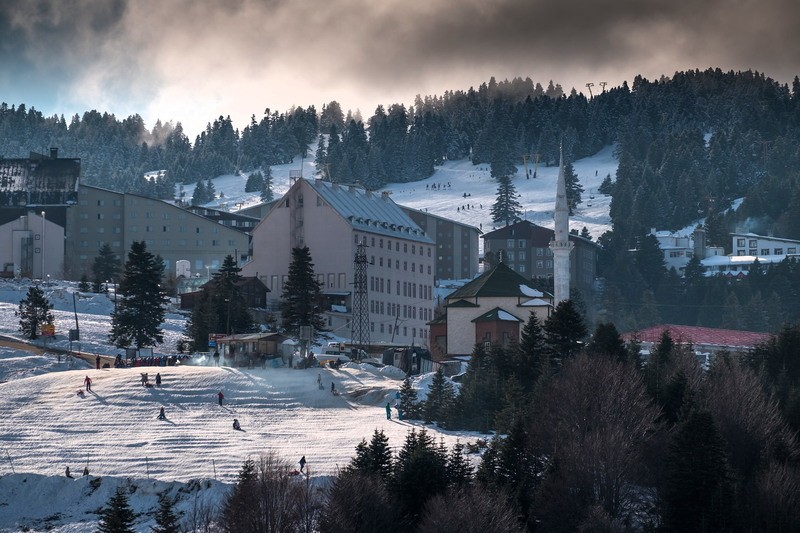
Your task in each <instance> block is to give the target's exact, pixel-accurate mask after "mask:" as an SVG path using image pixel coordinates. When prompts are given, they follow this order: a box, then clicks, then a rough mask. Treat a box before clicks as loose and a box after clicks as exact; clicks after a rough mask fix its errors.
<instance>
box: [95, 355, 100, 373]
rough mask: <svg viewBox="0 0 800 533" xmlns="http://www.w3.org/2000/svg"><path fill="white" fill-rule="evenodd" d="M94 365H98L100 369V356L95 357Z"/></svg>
mask: <svg viewBox="0 0 800 533" xmlns="http://www.w3.org/2000/svg"><path fill="white" fill-rule="evenodd" d="M94 366H95V367H97V370H100V356H99V355H98V356H97V357H95V358H94Z"/></svg>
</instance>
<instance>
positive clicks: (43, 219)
mask: <svg viewBox="0 0 800 533" xmlns="http://www.w3.org/2000/svg"><path fill="white" fill-rule="evenodd" d="M44 222H45V217H44V211H42V243H41V247H42V280H44Z"/></svg>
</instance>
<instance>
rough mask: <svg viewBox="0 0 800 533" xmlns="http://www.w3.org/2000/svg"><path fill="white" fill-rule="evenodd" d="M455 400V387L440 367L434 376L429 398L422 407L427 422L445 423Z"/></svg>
mask: <svg viewBox="0 0 800 533" xmlns="http://www.w3.org/2000/svg"><path fill="white" fill-rule="evenodd" d="M454 400H455V392H454V390H453V385H452V383H450V381H449V380H448V379H447V378H446V377H445V375H444V370H443V369H442V367H441V366H440V367H439V368H438V369H437V370H436V373H435V374H434V375H433V380H432V381H431V386H430V389H428V397H427V398H426V399H425V402H423V405H422V416H423V419H424V420H425V422H439V423H441V422H443V421H445V420H446V419H447V414H448V411H449V409H451V408H452V405H453V401H454Z"/></svg>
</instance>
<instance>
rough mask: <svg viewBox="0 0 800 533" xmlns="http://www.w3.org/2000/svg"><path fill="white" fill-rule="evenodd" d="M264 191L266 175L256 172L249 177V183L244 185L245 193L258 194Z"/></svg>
mask: <svg viewBox="0 0 800 533" xmlns="http://www.w3.org/2000/svg"><path fill="white" fill-rule="evenodd" d="M263 189H264V175H263V174H262V173H261V172H259V171H255V172H253V173H252V174H250V175H249V176H247V182H246V183H245V184H244V192H257V191H261V190H263Z"/></svg>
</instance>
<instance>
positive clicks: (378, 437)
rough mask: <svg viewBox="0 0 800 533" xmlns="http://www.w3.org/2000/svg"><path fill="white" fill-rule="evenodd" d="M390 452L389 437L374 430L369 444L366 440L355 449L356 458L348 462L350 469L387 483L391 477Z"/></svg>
mask: <svg viewBox="0 0 800 533" xmlns="http://www.w3.org/2000/svg"><path fill="white" fill-rule="evenodd" d="M393 467H394V463H393V460H392V450H391V448H389V437H387V436H386V434H385V433H384V432H383V430H377V429H376V430H375V431H374V433H373V434H372V439H371V440H370V442H369V444H367V441H366V440H363V439H362V440H361V443H360V444H359V445H358V446H357V447H356V456H355V457H354V458H353V460H352V461H351V462H350V468H352V469H355V470H358V471H360V472H364V473H371V474H377V475H378V476H380V478H381V479H382V480H383V481H384V483H388V482H389V480H390V479H391V476H392V468H393Z"/></svg>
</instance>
